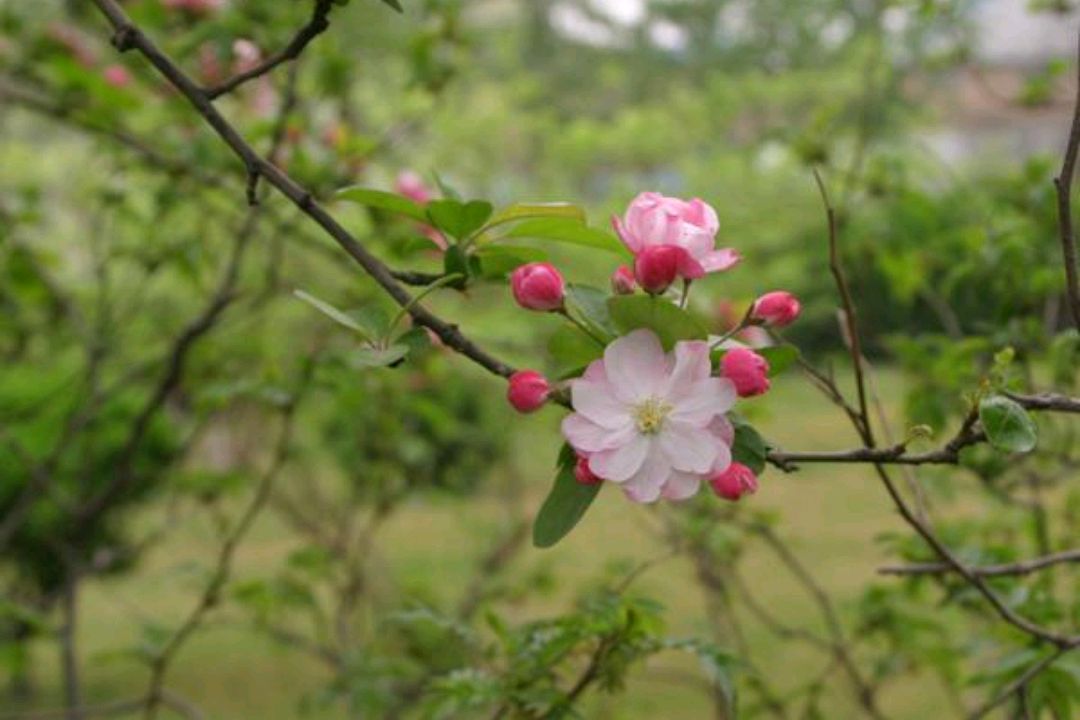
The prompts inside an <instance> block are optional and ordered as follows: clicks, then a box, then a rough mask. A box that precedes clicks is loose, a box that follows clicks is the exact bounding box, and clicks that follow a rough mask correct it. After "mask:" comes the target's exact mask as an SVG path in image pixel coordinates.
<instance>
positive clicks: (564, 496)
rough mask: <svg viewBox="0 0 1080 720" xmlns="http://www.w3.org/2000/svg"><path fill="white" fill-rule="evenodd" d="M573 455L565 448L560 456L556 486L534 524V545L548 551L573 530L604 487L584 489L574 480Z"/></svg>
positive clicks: (586, 486) (591, 486)
mask: <svg viewBox="0 0 1080 720" xmlns="http://www.w3.org/2000/svg"><path fill="white" fill-rule="evenodd" d="M574 463H575V457H574V452H573V451H572V450H569V448H568V447H566V446H564V447H563V450H562V452H561V453H560V454H559V471H558V473H557V474H556V475H555V484H554V485H553V486H552V488H551V492H550V493H549V494H548V496H547V499H546V500H544V504H543V505H542V506H541V507H540V512H539V513H537V515H536V520H535V521H534V523H533V545H535V546H536V547H538V548H548V547H551V546H552V545H554V544H555V543H557V542H559V541H560V540H562V539H563V538H564V537H566V535H567V533H569V532H570V531H571V530H573V529H574V526H576V525H577V524H578V522H579V521H580V520H581V518H582V517H584V516H585V511H587V510H588V509H589V506H590V505H592V501H593V500H594V499H595V498H596V494H597V493H599V492H600V487H601V485H603V483H596V484H595V485H583V484H582V483H579V482H578V481H577V480H576V479H575V478H574Z"/></svg>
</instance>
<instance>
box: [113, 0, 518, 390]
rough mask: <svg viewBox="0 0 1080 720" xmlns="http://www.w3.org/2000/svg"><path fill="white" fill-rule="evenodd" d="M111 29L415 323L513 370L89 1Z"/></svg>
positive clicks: (145, 43)
mask: <svg viewBox="0 0 1080 720" xmlns="http://www.w3.org/2000/svg"><path fill="white" fill-rule="evenodd" d="M93 2H94V4H95V5H96V6H97V7H98V9H99V10H101V12H102V13H103V14H104V15H105V17H106V19H107V20H108V21H109V23H110V24H111V25H112V27H113V28H114V30H115V35H114V37H113V44H114V45H115V46H116V47H117V48H118V49H120V50H121V51H126V50H131V49H135V50H138V52H139V53H141V54H142V55H143V56H144V57H145V58H146V59H147V60H148V61H149V62H150V63H151V64H152V65H153V66H154V67H155V68H156V69H157V70H158V72H160V73H161V74H162V75H163V76H164V77H165V79H166V80H168V81H169V82H170V83H171V84H172V85H173V86H174V87H175V88H176V89H177V90H178V91H179V92H180V94H181V95H183V96H184V97H185V98H187V100H188V102H190V103H191V105H192V106H193V107H194V108H195V109H196V110H197V111H198V112H199V114H200V115H202V116H203V118H204V119H205V120H206V122H207V123H209V125H210V126H211V127H212V128H213V129H214V131H215V132H216V133H217V134H218V136H219V137H221V139H222V140H223V141H224V142H225V143H226V144H227V145H228V146H229V147H230V148H231V149H232V150H233V152H234V153H235V154H236V155H237V157H238V158H240V160H241V161H242V162H243V163H244V167H245V169H246V170H247V171H248V172H249V173H253V172H254V173H258V174H259V175H261V176H262V177H263V178H264V179H265V180H266V181H267V182H268V183H269V184H270V185H272V186H274V187H275V188H276V189H277V190H278V191H279V192H281V193H282V194H283V195H284V196H285V197H287V198H288V199H289V200H291V201H292V202H293V204H294V205H296V207H298V208H299V209H300V210H301V211H302V212H303V213H304V214H305V215H307V216H308V217H310V218H311V219H312V220H313V221H314V222H315V223H317V224H318V225H319V226H320V227H322V228H323V230H324V231H325V232H326V233H327V234H328V235H330V237H332V238H333V239H334V240H335V241H336V242H337V243H338V245H340V246H341V248H342V249H343V250H345V252H346V253H348V254H349V255H350V256H351V257H352V258H353V259H354V260H355V261H356V262H357V263H358V264H359V265H360V266H361V267H362V268H363V269H364V270H365V271H366V272H367V273H368V275H370V276H371V277H372V279H373V280H375V282H376V283H378V284H379V285H380V286H381V287H382V288H383V290H384V291H385V292H386V293H387V294H388V295H389V296H390V297H391V298H392V299H393V300H394V301H395V302H396V303H397V304H398V305H400V306H401V307H403V308H407V310H408V313H409V314H410V315H411V316H412V318H413V320H414V321H415V322H416V324H418V325H422V326H424V327H427V328H430V329H431V330H432V332H434V333H435V334H436V335H438V336H439V339H440V340H442V342H443V343H444V344H445V345H446V346H447V347H450V348H452V349H454V350H456V351H457V352H458V353H460V354H462V355H464V356H465V357H467V358H469V359H471V360H472V361H473V362H475V363H477V364H478V365H480V366H481V367H484V368H485V369H487V370H488V371H490V372H492V373H494V374H495V375H499V376H501V377H509V376H510V375H512V374H513V372H514V369H513V368H512V367H510V366H509V365H507V364H506V363H504V362H502V361H500V360H498V359H497V358H495V357H493V356H491V355H489V354H488V353H487V352H485V351H484V350H482V349H481V348H480V347H478V346H477V345H476V344H475V343H473V342H472V341H471V340H469V339H468V338H467V337H465V336H464V335H463V334H462V333H461V331H460V330H458V328H457V326H456V325H452V324H449V323H447V322H445V321H443V320H441V319H440V318H438V317H436V316H435V315H433V314H432V313H430V312H429V311H428V310H427V309H425V308H424V307H423V306H422V305H420V304H418V303H414V302H413V298H412V296H410V295H409V293H408V292H407V291H406V290H405V289H404V288H403V287H402V286H401V285H400V284H399V283H398V281H397V280H395V279H394V277H393V275H392V274H391V272H390V270H389V268H387V266H386V265H384V264H383V263H382V261H380V260H379V259H378V258H376V257H375V256H374V255H372V254H371V252H369V251H368V250H367V248H365V247H364V246H363V245H362V244H361V243H360V242H358V241H357V240H356V238H354V237H353V236H352V235H351V234H350V233H349V231H348V230H346V229H345V228H344V227H343V226H342V225H341V224H340V223H339V222H338V221H337V220H335V219H334V217H333V216H332V215H330V214H329V213H328V212H327V211H326V210H325V209H323V208H322V206H320V205H319V203H318V202H317V201H316V200H315V198H314V196H313V195H312V194H311V193H310V192H309V191H308V190H306V189H305V188H303V187H302V186H300V185H299V184H297V183H296V181H294V180H293V179H292V178H291V177H289V175H287V174H286V173H285V172H283V171H282V170H280V169H279V168H277V167H276V166H275V165H273V164H272V163H270V162H267V161H266V160H264V159H263V158H262V157H260V156H259V154H258V153H256V152H255V150H254V149H253V148H252V147H251V146H250V145H249V144H248V143H247V142H246V141H245V140H244V139H243V138H242V137H241V136H240V134H239V133H238V132H237V131H236V130H235V129H234V128H233V127H232V125H230V124H229V122H228V121H227V120H225V118H224V117H223V116H222V115H221V114H220V113H219V112H218V111H217V110H216V109H215V108H214V106H213V104H212V103H211V101H210V99H209V98H208V97H207V95H206V94H205V93H204V92H203V91H202V90H201V89H200V88H199V87H198V86H197V85H196V84H195V83H194V82H193V81H192V80H191V79H190V78H189V77H188V76H187V75H185V74H184V73H183V72H182V71H181V70H180V69H179V68H178V67H177V66H176V64H175V63H173V62H172V60H170V59H169V58H168V57H167V56H166V55H165V54H164V53H162V52H161V50H160V49H158V47H157V46H156V45H155V44H154V43H153V42H152V41H151V40H150V39H149V38H148V37H147V36H146V35H145V34H144V33H143V32H142V31H141V30H139V29H138V28H137V27H136V26H135V25H133V24H132V22H131V19H130V18H128V16H127V14H126V13H125V12H124V10H123V9H122V8H121V7H120V5H119V4H118V3H117V2H116V0H93Z"/></svg>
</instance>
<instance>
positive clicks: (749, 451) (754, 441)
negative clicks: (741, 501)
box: [730, 415, 769, 475]
mask: <svg viewBox="0 0 1080 720" xmlns="http://www.w3.org/2000/svg"><path fill="white" fill-rule="evenodd" d="M730 417H731V424H732V425H734V426H735V440H734V442H733V443H732V445H731V457H732V459H733V460H735V462H739V463H742V464H743V465H745V466H746V467H748V468H750V469H751V470H753V471H754V474H755V475H760V474H761V473H763V472H764V471H765V463H766V458H767V457H768V454H769V446H768V444H766V442H765V440H764V438H762V437H761V435H760V434H759V433H758V431H757V430H755V429H754V427H753V426H752V425H750V423H748V422H746V421H745V420H743V419H742V418H741V417H739V416H738V415H731V416H730Z"/></svg>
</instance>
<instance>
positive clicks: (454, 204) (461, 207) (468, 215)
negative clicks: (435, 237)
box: [427, 200, 494, 241]
mask: <svg viewBox="0 0 1080 720" xmlns="http://www.w3.org/2000/svg"><path fill="white" fill-rule="evenodd" d="M493 210H494V208H493V207H492V205H491V203H489V202H487V201H486V200H470V201H469V202H466V203H463V202H459V201H457V200H433V201H432V202H430V203H428V206H427V217H428V219H429V220H430V221H431V223H432V224H433V225H434V226H435V227H437V228H438V229H440V230H442V231H443V232H445V233H446V234H447V235H450V236H451V237H453V238H456V239H457V240H459V241H461V240H465V239H467V238H468V237H469V236H471V235H472V234H473V233H474V232H476V231H477V230H479V229H480V228H481V227H483V225H484V223H485V222H487V220H488V218H489V217H491V213H492V211H493Z"/></svg>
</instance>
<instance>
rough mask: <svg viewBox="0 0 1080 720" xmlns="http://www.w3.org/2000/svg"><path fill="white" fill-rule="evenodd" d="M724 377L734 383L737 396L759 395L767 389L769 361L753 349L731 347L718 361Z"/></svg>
mask: <svg viewBox="0 0 1080 720" xmlns="http://www.w3.org/2000/svg"><path fill="white" fill-rule="evenodd" d="M720 369H721V372H722V373H723V375H724V377H726V378H728V379H729V380H731V382H733V383H734V384H735V391H736V392H738V393H739V397H752V396H754V395H761V394H762V393H764V392H766V391H767V390H768V389H769V362H768V361H767V360H766V359H765V358H763V357H761V356H760V355H758V354H757V353H756V352H754V351H753V350H750V349H748V348H743V347H737V348H732V349H731V350H728V351H727V352H726V353H724V357H723V359H722V360H721V361H720Z"/></svg>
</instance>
